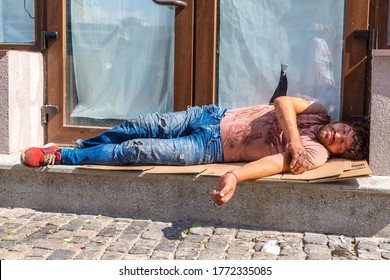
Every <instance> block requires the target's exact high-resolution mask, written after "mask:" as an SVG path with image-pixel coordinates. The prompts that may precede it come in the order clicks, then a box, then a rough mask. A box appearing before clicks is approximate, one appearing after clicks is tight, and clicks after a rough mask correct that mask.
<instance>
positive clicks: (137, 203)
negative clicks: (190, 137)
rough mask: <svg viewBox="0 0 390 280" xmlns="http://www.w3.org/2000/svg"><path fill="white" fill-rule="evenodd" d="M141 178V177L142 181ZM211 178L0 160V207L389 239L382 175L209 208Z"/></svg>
mask: <svg viewBox="0 0 390 280" xmlns="http://www.w3.org/2000/svg"><path fill="white" fill-rule="evenodd" d="M142 175H143V176H142ZM216 181H217V178H216V177H203V176H200V177H197V178H195V177H194V176H193V175H186V174H182V175H168V174H167V175H165V174H163V175H161V174H146V175H144V174H142V172H139V171H131V172H130V171H101V170H86V169H79V168H76V167H73V166H53V167H50V168H47V167H45V168H39V169H34V168H27V167H24V166H21V165H20V164H19V162H18V157H17V156H4V155H3V156H0V207H15V208H20V207H21V208H31V209H36V210H39V211H50V212H67V213H78V214H95V215H96V214H97V215H99V214H101V215H111V216H120V217H130V218H139V219H152V220H160V221H188V220H191V221H200V222H202V223H213V224H217V225H225V226H226V225H232V226H236V227H237V226H239V227H258V228H262V229H264V230H278V231H292V232H318V233H325V234H338V235H346V236H379V237H389V236H390V203H389V199H390V183H389V178H388V177H379V176H373V177H365V178H360V179H352V180H346V181H340V182H329V183H310V184H308V183H295V182H294V183H285V182H263V181H253V182H244V183H241V184H239V187H238V188H237V190H236V193H235V195H234V197H233V199H232V200H231V201H230V202H229V203H228V204H226V205H224V206H222V207H217V206H216V205H214V204H213V203H212V201H211V199H210V197H209V192H210V191H211V190H212V189H213V188H214V185H215V184H216Z"/></svg>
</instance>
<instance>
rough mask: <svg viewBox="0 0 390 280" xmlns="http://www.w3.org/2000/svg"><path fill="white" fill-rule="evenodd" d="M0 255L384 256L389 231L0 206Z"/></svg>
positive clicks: (186, 257)
mask: <svg viewBox="0 0 390 280" xmlns="http://www.w3.org/2000/svg"><path fill="white" fill-rule="evenodd" d="M0 259H2V260H14V259H24V260H30V259H34V260H35V259H38V260H42V259H49V260H66V259H76V260H84V259H86V260H95V259H104V260H131V259H136V260H144V259H154V260H167V259H168V260H196V259H199V260H224V259H227V260H251V259H252V260H264V259H265V260H277V259H279V260H303V259H314V260H329V259H337V260H339V259H364V260H367V259H373V260H381V259H383V260H388V259H390V238H387V239H385V238H376V237H372V238H366V237H347V236H337V235H326V234H318V233H291V232H277V231H260V230H256V229H253V228H251V229H242V228H234V227H231V228H228V227H219V226H213V225H204V224H201V223H200V222H197V221H191V222H173V223H171V222H160V221H151V220H135V219H134V220H133V219H128V218H113V217H107V216H95V215H76V214H64V213H47V212H39V211H35V210H31V209H25V208H17V209H9V208H0Z"/></svg>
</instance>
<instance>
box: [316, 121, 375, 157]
mask: <svg viewBox="0 0 390 280" xmlns="http://www.w3.org/2000/svg"><path fill="white" fill-rule="evenodd" d="M317 140H318V141H319V142H320V143H321V144H322V145H324V146H325V147H326V148H327V149H328V151H329V152H330V154H331V155H332V156H338V157H342V158H346V159H352V160H360V159H365V158H367V157H368V147H369V131H368V125H367V124H365V123H359V122H356V123H351V124H346V123H333V124H327V125H323V126H320V127H319V129H318V131H317Z"/></svg>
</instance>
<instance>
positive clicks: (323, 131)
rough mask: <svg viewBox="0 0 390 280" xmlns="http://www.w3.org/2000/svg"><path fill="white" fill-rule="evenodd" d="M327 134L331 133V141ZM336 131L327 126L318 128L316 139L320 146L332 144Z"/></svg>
mask: <svg viewBox="0 0 390 280" xmlns="http://www.w3.org/2000/svg"><path fill="white" fill-rule="evenodd" d="M329 133H331V139H330V141H329ZM335 134H336V130H335V129H334V128H333V127H332V126H331V125H329V124H327V125H323V126H321V127H319V128H318V131H317V134H316V138H317V141H318V142H320V144H322V145H324V146H328V145H330V144H332V143H333V141H334V136H335Z"/></svg>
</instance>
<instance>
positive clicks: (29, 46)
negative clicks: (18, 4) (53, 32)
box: [0, 0, 47, 52]
mask: <svg viewBox="0 0 390 280" xmlns="http://www.w3.org/2000/svg"><path fill="white" fill-rule="evenodd" d="M46 1H47V0H35V2H34V4H35V5H34V9H35V10H34V17H35V42H34V43H0V50H3V51H7V50H22V51H35V52H37V51H41V50H42V31H43V30H44V24H45V21H44V18H45V16H44V13H45V8H44V6H45V5H44V2H46Z"/></svg>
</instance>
